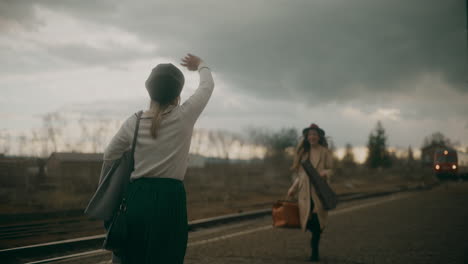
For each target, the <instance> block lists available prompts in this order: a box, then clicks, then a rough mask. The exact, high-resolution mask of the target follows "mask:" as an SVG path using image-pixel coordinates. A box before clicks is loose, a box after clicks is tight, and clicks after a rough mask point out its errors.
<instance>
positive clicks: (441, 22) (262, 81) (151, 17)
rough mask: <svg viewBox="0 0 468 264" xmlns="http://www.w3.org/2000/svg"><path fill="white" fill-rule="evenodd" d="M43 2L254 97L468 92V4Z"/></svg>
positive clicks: (374, 97)
mask: <svg viewBox="0 0 468 264" xmlns="http://www.w3.org/2000/svg"><path fill="white" fill-rule="evenodd" d="M40 5H41V6H43V7H45V8H49V9H52V10H55V11H58V12H64V13H67V14H69V15H71V16H74V17H76V18H79V19H83V20H85V21H92V22H94V23H98V24H102V25H111V26H114V27H118V28H121V29H123V30H125V31H128V32H130V33H134V34H136V35H137V36H138V37H139V38H141V39H143V40H145V41H147V42H150V43H157V45H158V46H159V49H158V51H157V54H154V55H155V56H156V55H158V56H164V57H179V56H181V54H183V53H185V52H188V51H193V52H195V53H197V54H200V55H201V56H202V57H204V58H205V59H206V60H207V61H208V62H209V63H210V64H211V65H212V67H213V68H214V69H215V71H217V72H219V73H221V74H222V76H223V78H225V79H226V81H227V82H229V83H231V84H233V86H234V87H236V89H239V91H240V92H243V93H248V94H251V95H254V96H257V97H262V98H270V99H272V98H273V99H282V100H290V101H300V102H306V103H309V104H312V105H315V104H321V103H329V102H338V103H342V102H349V101H353V100H358V101H361V102H362V101H364V98H365V99H366V100H367V101H364V102H365V103H369V104H372V103H375V102H377V104H380V103H382V104H385V103H387V104H392V103H393V102H392V101H391V100H387V99H389V98H387V96H388V94H405V93H407V92H408V91H411V90H414V87H411V86H405V85H403V84H404V83H406V82H407V81H408V80H413V79H417V78H419V77H420V76H422V75H427V74H437V75H441V76H442V78H443V80H444V81H445V82H447V83H449V84H450V87H452V88H453V89H455V90H456V91H458V92H459V93H461V94H465V95H466V93H467V92H468V85H467V79H466V76H467V74H466V73H467V51H466V47H467V42H466V7H465V6H464V2H463V1H459V0H447V1H439V0H429V1H428V0H413V1H403V0H398V1H384V0H377V1H376V0H355V1H345V0H340V1H324V0H322V1H292V2H291V1H289V2H285V1H249V2H248V4H247V3H244V4H239V3H226V2H221V1H202V2H193V1H184V2H180V1H177V2H171V3H160V2H155V1H139V2H119V3H115V2H113V1H97V2H96V1H95V2H83V1H43V2H40ZM24 9H25V8H24V7H22V8H21V10H24ZM26 9H27V8H26ZM28 10H29V9H28ZM28 12H30V10H29V11H28ZM21 14H26V12H23V13H21V12H18V15H21ZM74 51H77V52H76V53H75V52H74ZM54 52H56V53H57V54H58V55H61V56H63V57H66V58H68V59H71V60H76V61H81V62H86V63H89V62H92V63H99V62H100V61H102V63H103V64H105V63H109V58H110V57H113V54H106V53H105V52H104V53H102V55H97V56H95V55H93V54H98V52H91V53H88V50H87V47H85V46H83V47H81V48H80V47H73V48H70V47H63V48H62V49H59V50H56V51H54ZM80 54H81V55H83V54H87V55H85V56H81V55H80ZM130 57H131V56H130ZM130 57H127V56H122V59H123V60H125V59H127V58H128V59H129V60H130V59H131V58H130ZM390 99H391V97H390ZM418 100H419V99H418V98H417V97H414V102H415V103H416V102H418ZM419 103H420V104H423V103H422V102H419ZM408 108H409V107H408ZM466 110H467V109H466V108H463V107H461V108H459V109H457V111H465V112H464V113H460V112H459V114H466Z"/></svg>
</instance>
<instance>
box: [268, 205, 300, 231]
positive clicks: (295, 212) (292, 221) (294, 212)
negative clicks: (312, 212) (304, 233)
mask: <svg viewBox="0 0 468 264" xmlns="http://www.w3.org/2000/svg"><path fill="white" fill-rule="evenodd" d="M272 217H273V226H274V227H291V228H300V227H301V223H300V221H299V207H298V205H297V202H292V201H284V200H280V201H277V202H276V203H275V204H273V210H272Z"/></svg>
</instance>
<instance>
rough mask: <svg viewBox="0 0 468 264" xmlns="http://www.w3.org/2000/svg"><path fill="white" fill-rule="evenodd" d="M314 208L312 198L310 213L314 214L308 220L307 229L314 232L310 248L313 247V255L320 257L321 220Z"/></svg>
mask: <svg viewBox="0 0 468 264" xmlns="http://www.w3.org/2000/svg"><path fill="white" fill-rule="evenodd" d="M313 210H314V202H313V201H312V199H310V213H311V214H312V216H311V218H310V219H309V220H308V221H307V226H306V227H307V230H309V231H310V232H311V233H312V238H311V240H310V248H311V249H312V257H313V258H318V255H319V254H318V252H319V242H320V237H321V234H322V230H321V228H320V221H319V219H318V216H317V214H315V213H312V212H313Z"/></svg>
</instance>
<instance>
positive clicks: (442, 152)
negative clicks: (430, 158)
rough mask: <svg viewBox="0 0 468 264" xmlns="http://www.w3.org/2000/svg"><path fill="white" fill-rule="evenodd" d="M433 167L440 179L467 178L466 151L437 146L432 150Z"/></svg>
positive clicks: (467, 159) (467, 155)
mask: <svg viewBox="0 0 468 264" xmlns="http://www.w3.org/2000/svg"><path fill="white" fill-rule="evenodd" d="M433 169H434V172H435V174H436V176H437V178H439V179H441V180H468V153H465V152H461V151H458V150H455V149H452V148H439V149H437V150H436V151H435V152H434V163H433Z"/></svg>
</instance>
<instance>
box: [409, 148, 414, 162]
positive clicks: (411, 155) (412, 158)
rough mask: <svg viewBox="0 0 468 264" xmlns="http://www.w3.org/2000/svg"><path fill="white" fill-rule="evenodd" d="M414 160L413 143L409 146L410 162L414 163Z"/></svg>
mask: <svg viewBox="0 0 468 264" xmlns="http://www.w3.org/2000/svg"><path fill="white" fill-rule="evenodd" d="M413 162H414V154H413V149H412V148H411V145H410V146H409V147H408V164H412V163H413Z"/></svg>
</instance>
